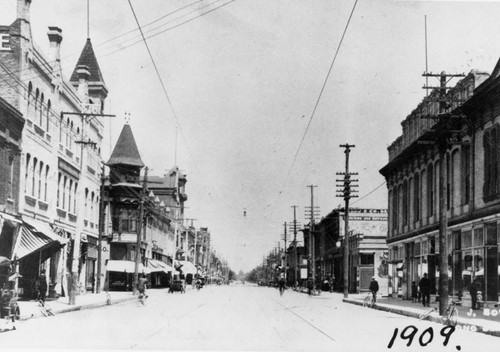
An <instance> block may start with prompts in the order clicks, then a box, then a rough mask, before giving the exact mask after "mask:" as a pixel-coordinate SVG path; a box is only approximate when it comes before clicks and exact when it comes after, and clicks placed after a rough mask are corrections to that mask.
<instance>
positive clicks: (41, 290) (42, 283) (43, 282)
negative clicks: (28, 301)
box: [38, 270, 47, 304]
mask: <svg viewBox="0 0 500 352" xmlns="http://www.w3.org/2000/svg"><path fill="white" fill-rule="evenodd" d="M46 295H47V277H46V276H45V270H42V271H41V273H40V278H39V286H38V300H40V301H41V302H42V304H45V297H46Z"/></svg>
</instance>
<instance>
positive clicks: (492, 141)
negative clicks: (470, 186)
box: [483, 124, 499, 202]
mask: <svg viewBox="0 0 500 352" xmlns="http://www.w3.org/2000/svg"><path fill="white" fill-rule="evenodd" d="M498 130H499V126H498V124H495V125H494V126H493V127H491V128H489V129H487V130H485V131H484V135H483V147H484V184H483V198H484V200H485V201H486V202H488V201H491V200H494V199H497V198H498V190H499V180H498V164H499V163H498V147H497V146H498V145H499V131H498Z"/></svg>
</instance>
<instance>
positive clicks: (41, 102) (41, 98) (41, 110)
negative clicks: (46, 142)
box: [39, 93, 44, 127]
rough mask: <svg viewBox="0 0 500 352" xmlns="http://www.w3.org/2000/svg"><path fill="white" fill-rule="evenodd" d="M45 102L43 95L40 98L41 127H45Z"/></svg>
mask: <svg viewBox="0 0 500 352" xmlns="http://www.w3.org/2000/svg"><path fill="white" fill-rule="evenodd" d="M43 100H44V96H43V93H42V95H41V96H40V111H39V113H40V127H43Z"/></svg>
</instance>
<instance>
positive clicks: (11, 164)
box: [7, 155, 14, 199]
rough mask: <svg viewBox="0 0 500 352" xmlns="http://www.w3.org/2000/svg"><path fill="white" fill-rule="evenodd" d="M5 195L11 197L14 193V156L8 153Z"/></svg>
mask: <svg viewBox="0 0 500 352" xmlns="http://www.w3.org/2000/svg"><path fill="white" fill-rule="evenodd" d="M7 187H8V188H7V197H8V198H10V199H12V198H13V193H14V190H13V188H14V156H13V155H9V181H8V185H7Z"/></svg>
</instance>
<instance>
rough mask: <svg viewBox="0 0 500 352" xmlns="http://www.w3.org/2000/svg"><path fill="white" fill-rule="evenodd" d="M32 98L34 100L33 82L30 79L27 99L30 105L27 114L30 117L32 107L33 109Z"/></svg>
mask: <svg viewBox="0 0 500 352" xmlns="http://www.w3.org/2000/svg"><path fill="white" fill-rule="evenodd" d="M32 100H33V83H31V81H30V83H28V99H27V101H28V107H27V109H26V116H27V117H28V118H30V116H31V115H30V114H31V112H30V109H31V106H32V105H33V102H32Z"/></svg>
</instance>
